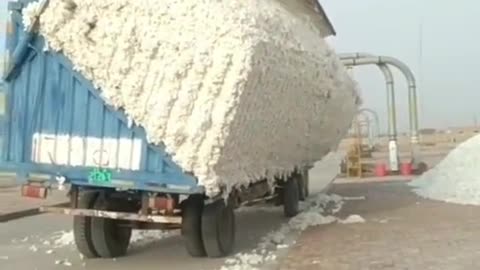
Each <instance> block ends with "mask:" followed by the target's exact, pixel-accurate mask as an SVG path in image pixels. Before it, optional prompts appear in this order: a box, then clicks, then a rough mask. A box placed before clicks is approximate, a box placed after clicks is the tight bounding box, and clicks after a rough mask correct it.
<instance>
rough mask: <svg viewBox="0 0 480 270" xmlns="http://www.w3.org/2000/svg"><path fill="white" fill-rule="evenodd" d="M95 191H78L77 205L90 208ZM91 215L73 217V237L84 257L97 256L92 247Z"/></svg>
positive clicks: (95, 194) (93, 201) (95, 195)
mask: <svg viewBox="0 0 480 270" xmlns="http://www.w3.org/2000/svg"><path fill="white" fill-rule="evenodd" d="M97 195H98V194H97V193H96V192H91V191H83V192H79V193H78V207H79V208H82V209H91V208H92V207H93V205H94V203H95V199H96V197H97ZM91 221H92V218H91V217H83V216H74V217H73V237H74V240H75V245H76V246H77V249H78V251H79V252H80V253H81V254H82V255H83V256H85V257H86V258H97V257H98V253H97V251H96V250H95V248H94V247H93V242H92V229H91Z"/></svg>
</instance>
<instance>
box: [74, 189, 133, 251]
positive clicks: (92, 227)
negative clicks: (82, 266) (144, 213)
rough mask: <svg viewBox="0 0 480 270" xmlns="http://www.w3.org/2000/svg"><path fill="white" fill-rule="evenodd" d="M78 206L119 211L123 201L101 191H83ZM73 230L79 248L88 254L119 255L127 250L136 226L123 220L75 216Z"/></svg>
mask: <svg viewBox="0 0 480 270" xmlns="http://www.w3.org/2000/svg"><path fill="white" fill-rule="evenodd" d="M78 207H79V208H83V209H97V210H110V211H119V210H123V211H124V210H125V209H119V204H118V203H116V202H115V201H112V200H108V199H106V198H105V197H104V196H103V195H101V194H99V193H97V192H81V193H80V195H79V197H78ZM73 233H74V239H75V244H76V246H77V249H78V251H79V252H80V253H81V254H82V255H83V256H85V257H86V258H98V257H102V258H115V257H121V256H124V255H125V254H126V253H127V249H128V246H129V244H130V237H131V235H132V228H131V227H130V226H128V222H126V221H123V220H115V219H107V218H98V217H85V216H75V217H74V218H73Z"/></svg>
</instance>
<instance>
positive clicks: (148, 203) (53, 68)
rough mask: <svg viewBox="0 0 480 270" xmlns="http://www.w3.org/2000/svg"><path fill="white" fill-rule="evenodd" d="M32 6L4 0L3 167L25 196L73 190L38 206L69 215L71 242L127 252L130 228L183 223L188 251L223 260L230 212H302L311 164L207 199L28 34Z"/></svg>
mask: <svg viewBox="0 0 480 270" xmlns="http://www.w3.org/2000/svg"><path fill="white" fill-rule="evenodd" d="M29 2H31V1H26V0H20V1H17V2H10V3H9V10H10V11H11V18H10V23H9V27H8V33H7V54H8V56H9V61H8V63H9V66H8V68H7V70H6V73H5V74H4V80H5V83H6V87H5V88H4V90H3V91H2V92H1V93H0V99H1V101H3V103H4V104H5V106H4V110H3V111H2V113H3V114H2V115H1V116H0V121H1V125H0V127H1V129H0V130H1V133H0V134H1V135H2V140H1V155H0V158H1V160H0V169H1V170H2V171H6V172H13V173H15V174H16V177H17V180H18V182H19V183H21V184H23V187H22V194H23V195H24V196H29V197H36V198H45V197H46V196H47V194H48V190H49V189H52V188H59V187H60V188H62V187H65V188H68V189H69V197H70V204H69V207H63V208H62V207H45V208H42V211H45V212H53V213H60V214H67V215H73V216H74V223H73V230H74V235H75V243H76V245H77V247H78V250H79V251H80V252H81V253H82V254H83V255H84V256H85V257H88V258H95V257H118V256H122V255H125V254H126V252H127V249H128V245H129V241H130V236H131V231H132V229H134V228H135V229H163V230H166V229H181V232H182V235H183V238H184V239H185V241H184V242H185V246H186V249H187V251H188V253H189V254H190V255H192V256H196V257H202V256H208V257H219V256H225V255H227V254H229V253H230V252H231V251H232V248H233V244H234V239H235V217H234V211H233V210H234V209H235V208H237V207H239V206H241V205H242V204H245V203H249V202H256V201H259V200H268V199H271V200H272V201H275V202H276V203H277V204H283V205H284V210H285V211H284V212H285V215H286V216H293V215H295V214H296V213H297V212H298V202H299V200H302V199H304V198H305V197H306V196H307V195H308V169H309V168H305V169H304V170H303V171H302V172H297V173H294V174H292V175H291V176H290V177H289V179H287V180H286V179H282V180H286V181H278V183H277V185H276V187H275V188H274V189H272V188H271V186H270V185H269V184H268V183H267V181H266V180H265V181H259V182H256V183H254V184H251V185H250V186H248V187H244V188H241V189H237V190H234V191H233V192H232V193H231V194H223V195H226V196H222V197H221V198H220V197H219V198H207V197H206V196H205V193H204V188H203V187H202V186H199V185H198V184H197V180H196V178H195V177H194V176H193V175H191V174H188V173H185V172H184V171H183V170H182V169H181V168H180V167H179V166H178V165H177V164H175V163H174V162H173V161H172V159H171V157H170V156H169V155H168V154H167V153H166V152H165V150H164V148H163V147H162V146H157V145H152V144H149V143H148V142H147V140H146V135H145V131H144V130H143V129H142V128H141V127H138V126H130V125H129V121H128V120H127V118H126V116H125V114H124V113H123V112H122V111H121V110H116V109H113V108H111V107H109V106H107V105H106V104H105V103H104V102H103V100H102V99H101V97H100V95H99V92H98V90H96V89H95V88H94V86H93V84H92V82H90V81H88V80H86V79H85V78H84V77H83V76H82V75H81V74H79V73H78V72H76V71H74V69H73V66H72V64H71V62H70V61H69V60H68V59H67V58H66V57H65V56H63V55H62V54H59V53H55V52H51V51H45V50H44V45H45V41H44V39H43V37H42V36H39V35H36V34H35V33H34V31H32V29H27V30H24V26H23V25H22V14H21V12H22V9H23V8H24V7H25V6H26V5H27V4H28V3H29ZM272 190H274V191H272ZM224 197H228V199H226V200H225V199H224Z"/></svg>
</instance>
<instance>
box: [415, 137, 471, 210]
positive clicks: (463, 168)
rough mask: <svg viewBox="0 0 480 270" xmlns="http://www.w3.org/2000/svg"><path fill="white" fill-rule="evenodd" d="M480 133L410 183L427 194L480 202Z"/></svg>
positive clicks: (440, 199)
mask: <svg viewBox="0 0 480 270" xmlns="http://www.w3.org/2000/svg"><path fill="white" fill-rule="evenodd" d="M479 164H480V135H476V136H474V137H472V138H470V139H469V140H467V141H465V142H463V143H461V144H460V145H459V146H457V148H455V149H454V150H452V151H451V152H450V153H449V154H448V155H447V156H446V157H445V158H444V159H443V160H442V161H441V162H440V163H438V164H437V165H436V166H435V167H434V168H432V169H430V170H429V171H427V172H425V173H424V174H423V175H421V176H419V177H417V178H416V179H414V180H413V181H412V182H410V184H409V185H410V186H412V187H414V191H415V193H417V194H418V195H420V196H421V197H424V198H429V199H434V200H439V201H445V202H452V203H458V204H468V205H480V166H479Z"/></svg>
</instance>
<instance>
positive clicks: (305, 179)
mask: <svg viewBox="0 0 480 270" xmlns="http://www.w3.org/2000/svg"><path fill="white" fill-rule="evenodd" d="M303 185H304V195H305V199H306V198H308V197H309V196H310V170H309V169H305V170H304V171H303Z"/></svg>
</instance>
